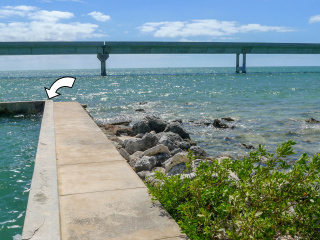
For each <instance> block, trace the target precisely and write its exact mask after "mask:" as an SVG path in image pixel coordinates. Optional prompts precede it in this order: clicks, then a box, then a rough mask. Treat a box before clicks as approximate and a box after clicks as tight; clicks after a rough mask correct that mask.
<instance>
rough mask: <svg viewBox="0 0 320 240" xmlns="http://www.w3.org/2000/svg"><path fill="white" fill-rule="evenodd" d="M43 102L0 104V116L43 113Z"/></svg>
mask: <svg viewBox="0 0 320 240" xmlns="http://www.w3.org/2000/svg"><path fill="white" fill-rule="evenodd" d="M44 105H45V101H29V102H1V103H0V115H8V114H34V113H39V112H43V109H44Z"/></svg>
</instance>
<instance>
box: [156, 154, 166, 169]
mask: <svg viewBox="0 0 320 240" xmlns="http://www.w3.org/2000/svg"><path fill="white" fill-rule="evenodd" d="M154 157H155V158H156V159H157V163H156V166H158V167H161V166H162V163H164V162H165V161H167V160H168V159H169V158H170V154H166V153H161V154H157V155H154Z"/></svg>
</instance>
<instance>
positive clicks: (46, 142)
mask: <svg viewBox="0 0 320 240" xmlns="http://www.w3.org/2000/svg"><path fill="white" fill-rule="evenodd" d="M53 120H54V117H53V102H52V101H46V103H45V109H44V112H43V118H42V122H41V130H40V136H39V143H38V149H37V155H36V159H35V167H34V172H33V177H32V183H31V189H30V193H29V201H28V206H27V212H26V218H25V222H24V227H23V232H22V239H32V240H38V239H39V240H43V239H54V240H58V239H60V220H59V199H58V182H57V165H56V150H55V133H54V122H53Z"/></svg>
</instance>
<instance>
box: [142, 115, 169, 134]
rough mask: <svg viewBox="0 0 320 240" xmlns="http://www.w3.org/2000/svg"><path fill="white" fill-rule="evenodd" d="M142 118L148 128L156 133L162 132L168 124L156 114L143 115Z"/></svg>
mask: <svg viewBox="0 0 320 240" xmlns="http://www.w3.org/2000/svg"><path fill="white" fill-rule="evenodd" d="M144 120H145V121H146V122H147V124H148V126H149V128H150V129H151V130H154V131H155V132H156V133H159V132H163V131H164V130H165V128H166V126H167V124H168V123H167V122H166V121H164V120H162V119H160V118H158V117H156V116H145V118H144Z"/></svg>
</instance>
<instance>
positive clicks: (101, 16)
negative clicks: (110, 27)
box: [88, 12, 111, 22]
mask: <svg viewBox="0 0 320 240" xmlns="http://www.w3.org/2000/svg"><path fill="white" fill-rule="evenodd" d="M88 15H89V16H91V17H93V18H94V19H95V20H97V21H100V22H105V21H108V20H110V19H111V18H110V16H109V15H104V14H103V13H101V12H91V13H88Z"/></svg>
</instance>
